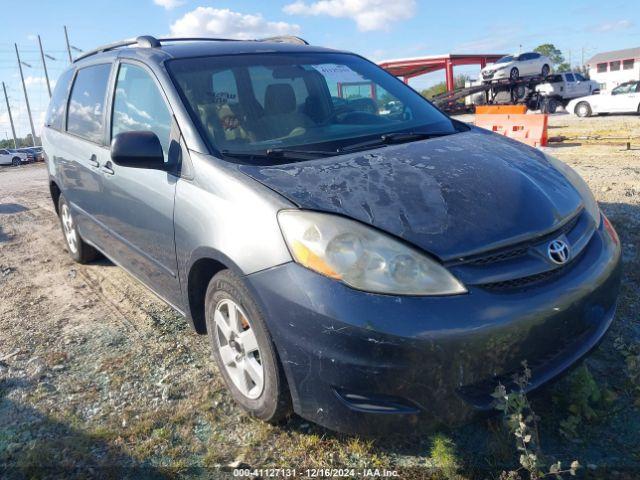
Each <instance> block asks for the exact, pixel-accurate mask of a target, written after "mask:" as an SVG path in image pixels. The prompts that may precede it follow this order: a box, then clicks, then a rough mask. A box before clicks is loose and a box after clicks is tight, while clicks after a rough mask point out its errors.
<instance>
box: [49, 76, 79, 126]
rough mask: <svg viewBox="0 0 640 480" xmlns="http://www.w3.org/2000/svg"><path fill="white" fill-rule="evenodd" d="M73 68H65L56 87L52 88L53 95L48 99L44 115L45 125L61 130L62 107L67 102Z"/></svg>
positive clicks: (62, 120)
mask: <svg viewBox="0 0 640 480" xmlns="http://www.w3.org/2000/svg"><path fill="white" fill-rule="evenodd" d="M73 72H74V70H73V69H71V70H67V71H66V72H64V73H63V74H62V75H60V78H58V81H57V82H56V87H55V88H54V89H53V95H51V100H49V107H48V108H47V114H46V116H45V121H44V124H45V126H47V127H51V128H55V129H56V130H62V127H63V122H64V107H65V105H66V104H67V94H68V93H69V83H70V82H71V79H72V78H73Z"/></svg>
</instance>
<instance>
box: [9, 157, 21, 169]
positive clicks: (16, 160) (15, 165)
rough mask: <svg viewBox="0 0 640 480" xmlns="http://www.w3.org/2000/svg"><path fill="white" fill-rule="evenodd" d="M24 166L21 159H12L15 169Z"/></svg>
mask: <svg viewBox="0 0 640 480" xmlns="http://www.w3.org/2000/svg"><path fill="white" fill-rule="evenodd" d="M21 164H22V161H21V160H20V157H13V158H12V159H11V165H13V166H14V167H19V166H20V165H21Z"/></svg>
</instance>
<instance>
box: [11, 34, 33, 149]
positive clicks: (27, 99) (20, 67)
mask: <svg viewBox="0 0 640 480" xmlns="http://www.w3.org/2000/svg"><path fill="white" fill-rule="evenodd" d="M13 45H14V46H15V47H16V57H18V68H19V69H20V78H21V79H22V89H23V90H24V101H25V103H26V105H27V114H28V115H29V125H31V143H32V144H33V146H34V147H35V146H36V130H35V128H33V118H31V107H30V106H29V95H27V85H26V84H25V83H24V74H23V73H22V62H20V53H19V52H18V44H17V43H14V44H13Z"/></svg>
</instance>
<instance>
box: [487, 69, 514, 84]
mask: <svg viewBox="0 0 640 480" xmlns="http://www.w3.org/2000/svg"><path fill="white" fill-rule="evenodd" d="M481 77H482V80H484V81H485V82H489V81H492V80H503V79H505V78H509V70H508V69H506V68H503V69H501V70H495V71H492V72H482V73H481Z"/></svg>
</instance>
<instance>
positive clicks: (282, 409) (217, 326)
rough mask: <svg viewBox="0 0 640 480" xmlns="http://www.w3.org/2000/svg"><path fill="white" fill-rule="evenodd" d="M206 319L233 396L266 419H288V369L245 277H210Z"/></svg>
mask: <svg viewBox="0 0 640 480" xmlns="http://www.w3.org/2000/svg"><path fill="white" fill-rule="evenodd" d="M232 312H235V313H232ZM205 318H206V322H207V335H208V337H209V341H210V343H211V348H212V350H213V357H214V359H215V361H216V364H217V365H218V369H219V370H220V373H221V374H222V378H223V379H224V382H225V384H226V385H227V388H228V389H229V392H231V396H232V397H233V399H234V400H235V401H236V402H237V403H238V404H239V405H240V406H241V407H242V408H243V409H244V410H246V411H247V412H248V413H249V414H250V415H252V416H254V417H256V418H259V419H261V420H264V421H266V422H270V423H277V422H280V421H282V420H283V419H285V418H286V417H288V416H289V415H290V414H291V411H292V408H291V395H290V393H289V387H288V386H287V380H286V378H285V375H284V371H283V370H282V366H281V364H280V360H279V358H278V354H277V352H276V349H275V346H274V344H273V341H272V340H271V335H270V333H269V331H268V329H267V326H266V322H265V321H264V318H263V316H262V313H261V312H260V309H259V308H258V306H257V304H256V303H255V302H254V300H253V298H252V297H251V294H250V293H249V290H248V289H247V287H246V286H245V284H244V282H243V281H242V279H241V278H240V277H238V276H237V275H235V274H234V273H233V272H231V271H229V270H223V271H222V272H220V273H218V274H216V275H215V276H214V277H213V278H212V279H211V282H209V287H208V288H207V293H206V296H205ZM234 319H235V320H234ZM260 372H261V373H262V374H261V375H260Z"/></svg>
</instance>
